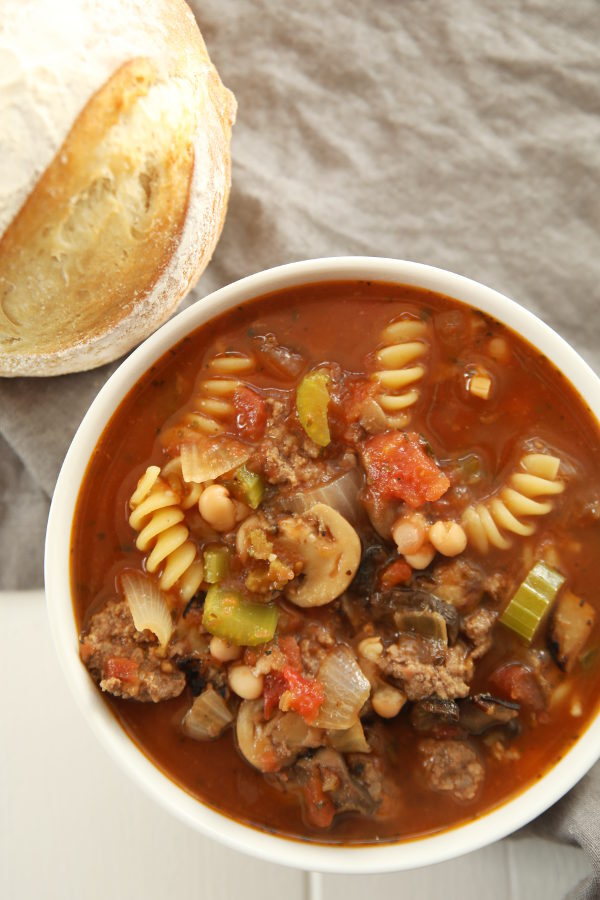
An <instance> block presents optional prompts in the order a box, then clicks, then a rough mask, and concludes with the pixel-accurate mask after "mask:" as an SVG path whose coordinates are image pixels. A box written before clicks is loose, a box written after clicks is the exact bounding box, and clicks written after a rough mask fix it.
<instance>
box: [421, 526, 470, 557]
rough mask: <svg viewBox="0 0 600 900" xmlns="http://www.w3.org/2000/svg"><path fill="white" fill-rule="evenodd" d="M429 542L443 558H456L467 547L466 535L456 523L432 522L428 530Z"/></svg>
mask: <svg viewBox="0 0 600 900" xmlns="http://www.w3.org/2000/svg"><path fill="white" fill-rule="evenodd" d="M429 540H430V541H431V543H432V544H433V546H434V547H435V549H436V550H437V551H438V552H439V553H442V554H443V555H444V556H458V554H459V553H462V552H463V550H464V549H465V547H466V546H467V535H466V534H465V530H464V528H463V527H462V525H459V524H458V522H442V521H441V520H440V521H439V522H434V523H433V525H432V526H431V528H430V529H429Z"/></svg>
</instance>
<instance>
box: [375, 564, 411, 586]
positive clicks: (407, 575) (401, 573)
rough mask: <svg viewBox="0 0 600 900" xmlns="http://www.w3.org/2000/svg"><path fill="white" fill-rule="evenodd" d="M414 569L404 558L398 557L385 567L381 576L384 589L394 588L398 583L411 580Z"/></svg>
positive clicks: (380, 579)
mask: <svg viewBox="0 0 600 900" xmlns="http://www.w3.org/2000/svg"><path fill="white" fill-rule="evenodd" d="M411 576H412V569H411V567H410V566H409V564H408V563H407V562H406V560H404V559H396V560H394V562H391V563H390V564H389V565H387V566H386V567H385V569H383V571H382V572H381V574H380V576H379V583H380V585H381V587H382V588H383V589H384V590H387V589H388V588H393V587H395V586H396V585H397V584H406V582H407V581H410V579H411Z"/></svg>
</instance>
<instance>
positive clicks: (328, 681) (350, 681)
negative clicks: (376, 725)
mask: <svg viewBox="0 0 600 900" xmlns="http://www.w3.org/2000/svg"><path fill="white" fill-rule="evenodd" d="M317 680H318V681H320V682H321V684H322V685H323V687H324V689H325V700H324V701H323V705H322V706H321V708H320V710H319V715H318V718H317V721H316V723H315V724H316V725H317V726H318V727H319V728H333V729H335V730H336V731H342V730H344V729H346V728H350V727H351V726H352V725H354V723H355V722H356V721H357V719H358V714H359V712H360V710H361V709H362V707H363V706H364V703H365V701H366V700H367V698H368V696H369V694H370V692H371V686H370V684H369V682H368V680H367V679H366V678H365V676H364V674H363V671H362V669H361V668H360V666H359V665H358V663H357V662H356V659H355V658H354V655H353V653H352V651H351V650H350V649H349V648H348V647H345V646H340V647H336V649H335V650H332V651H331V653H329V654H328V655H327V656H326V657H325V659H324V660H323V662H322V663H321V666H320V668H319V672H318V675H317Z"/></svg>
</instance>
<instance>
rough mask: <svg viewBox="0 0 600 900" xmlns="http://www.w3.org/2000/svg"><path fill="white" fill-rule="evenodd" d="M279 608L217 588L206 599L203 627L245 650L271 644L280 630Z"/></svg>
mask: <svg viewBox="0 0 600 900" xmlns="http://www.w3.org/2000/svg"><path fill="white" fill-rule="evenodd" d="M277 617H278V612H277V608H276V607H275V606H273V605H272V604H269V603H253V602H252V601H251V600H245V599H244V598H243V597H242V595H241V594H238V592H237V591H233V590H228V589H227V588H222V587H220V586H219V585H216V584H215V585H213V586H212V587H210V588H209V589H208V593H207V594H206V599H205V600H204V613H203V615H202V624H203V626H204V628H206V630H207V631H208V632H209V633H210V634H214V635H216V636H217V637H220V638H223V640H225V641H230V643H232V644H237V645H238V646H243V647H255V646H256V645H257V644H265V643H266V642H267V641H270V640H271V639H272V637H273V635H274V634H275V629H276V628H277Z"/></svg>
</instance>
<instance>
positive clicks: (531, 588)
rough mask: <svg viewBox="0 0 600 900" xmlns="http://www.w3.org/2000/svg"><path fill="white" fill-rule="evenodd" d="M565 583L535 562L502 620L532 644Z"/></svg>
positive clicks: (544, 565) (544, 564) (552, 571)
mask: <svg viewBox="0 0 600 900" xmlns="http://www.w3.org/2000/svg"><path fill="white" fill-rule="evenodd" d="M564 581H565V578H564V576H563V575H561V574H560V572H557V571H556V570H555V569H551V568H550V566H547V565H546V563H544V562H538V563H536V564H535V565H534V567H533V568H532V569H531V570H530V571H529V573H528V574H527V577H526V578H525V580H524V581H522V582H521V584H520V585H519V587H518V588H517V591H516V593H515V595H514V596H513V598H512V600H511V601H510V603H509V604H508V606H507V607H506V609H505V610H504V612H503V613H502V615H501V616H500V621H501V622H502V624H503V625H506V626H507V628H511V629H512V630H513V631H515V632H516V633H517V634H518V635H519V637H522V638H523V639H524V640H525V641H527V643H531V641H532V640H533V638H534V637H535V633H536V631H537V630H538V628H539V626H540V624H541V622H542V619H543V618H544V616H545V615H546V613H547V611H548V610H549V608H550V606H551V604H552V603H553V602H554V600H555V598H556V595H557V594H558V592H559V590H560V589H561V587H562V586H563V584H564Z"/></svg>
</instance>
